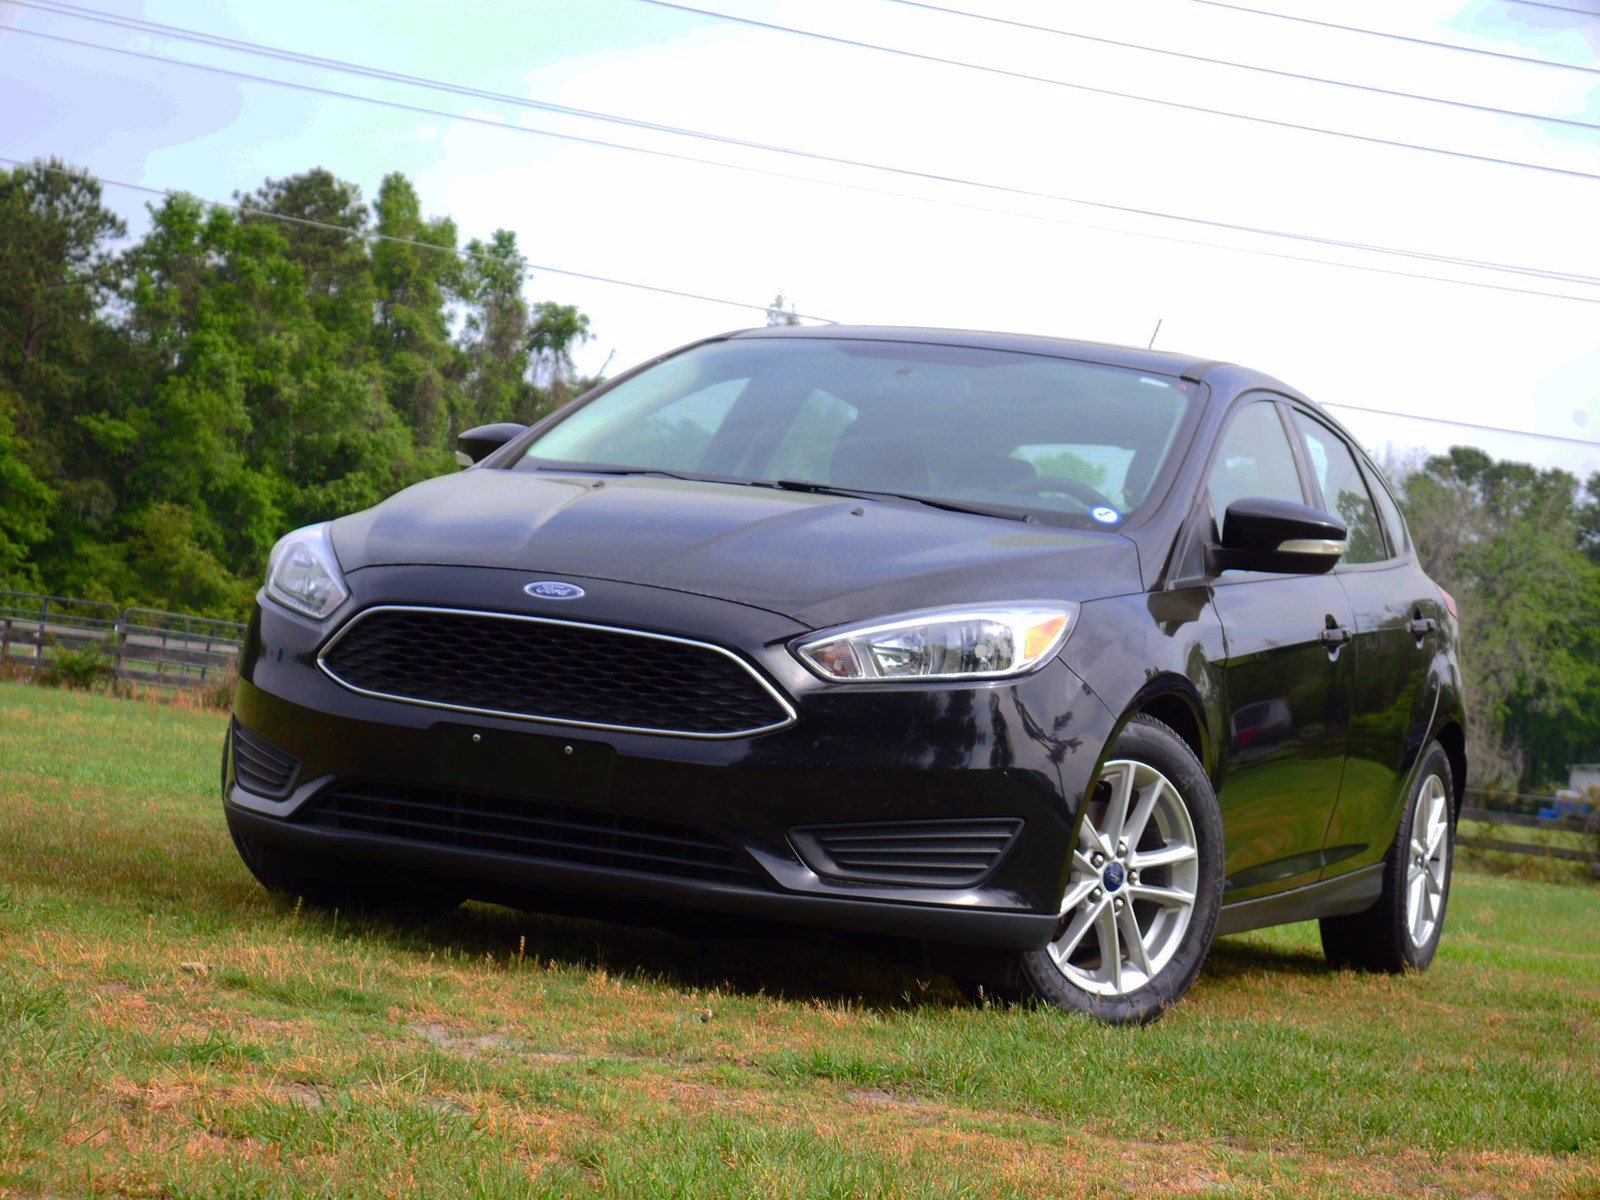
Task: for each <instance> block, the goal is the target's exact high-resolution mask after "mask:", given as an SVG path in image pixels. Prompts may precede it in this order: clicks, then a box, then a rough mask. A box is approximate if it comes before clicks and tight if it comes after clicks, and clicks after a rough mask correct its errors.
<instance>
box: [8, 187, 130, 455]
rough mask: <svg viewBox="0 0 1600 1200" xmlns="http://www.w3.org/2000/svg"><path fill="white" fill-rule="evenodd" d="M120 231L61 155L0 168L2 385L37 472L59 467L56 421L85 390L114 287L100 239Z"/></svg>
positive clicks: (93, 191)
mask: <svg viewBox="0 0 1600 1200" xmlns="http://www.w3.org/2000/svg"><path fill="white" fill-rule="evenodd" d="M126 232H127V227H126V226H125V225H124V224H123V223H122V221H121V219H120V218H118V217H117V216H116V214H114V213H113V212H111V211H110V210H109V209H107V208H106V207H105V206H104V205H103V204H102V203H101V202H100V184H99V182H98V181H97V180H95V179H94V178H93V177H92V176H90V175H89V174H88V173H87V172H84V171H81V170H78V169H76V168H72V167H68V166H67V165H66V164H65V163H63V162H61V161H60V160H59V159H50V160H48V161H41V162H34V163H30V164H29V165H27V166H23V167H17V168H15V169H14V170H11V171H4V170H0V383H3V384H7V385H9V387H10V389H11V392H12V394H13V397H14V407H13V411H12V414H11V420H12V422H13V423H14V425H15V427H16V429H17V432H18V433H19V434H20V436H21V437H22V438H23V439H24V441H25V443H26V445H25V447H24V449H23V451H22V453H23V455H24V457H26V458H27V459H28V460H29V462H30V463H31V464H32V465H33V467H34V468H44V469H50V468H52V467H53V466H54V464H55V462H57V461H59V455H60V445H59V441H58V438H57V436H56V435H57V432H58V428H59V422H58V420H57V418H59V416H60V415H61V413H62V411H63V410H64V409H65V408H67V407H68V406H70V404H71V403H72V402H73V400H74V399H75V398H76V397H77V395H78V394H79V393H80V392H81V391H82V389H83V387H84V376H85V374H86V371H87V370H88V368H89V367H90V366H91V365H92V363H93V361H94V357H95V349H96V342H97V334H98V333H99V331H100V328H101V322H100V318H99V310H100V308H101V306H102V305H103V304H104V302H105V301H106V299H107V298H108V297H109V296H110V295H111V294H112V291H113V286H114V282H115V280H114V276H115V264H114V261H113V258H112V255H111V253H110V250H109V247H108V246H107V244H106V243H107V242H108V240H109V239H112V238H117V237H121V236H122V235H123V234H125V233H126Z"/></svg>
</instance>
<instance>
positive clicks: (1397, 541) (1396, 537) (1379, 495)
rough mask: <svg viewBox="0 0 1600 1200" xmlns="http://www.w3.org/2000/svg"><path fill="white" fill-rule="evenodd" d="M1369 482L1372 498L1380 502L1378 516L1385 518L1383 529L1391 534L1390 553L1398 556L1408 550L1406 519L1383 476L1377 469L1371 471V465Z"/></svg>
mask: <svg viewBox="0 0 1600 1200" xmlns="http://www.w3.org/2000/svg"><path fill="white" fill-rule="evenodd" d="M1367 482H1368V483H1369V484H1370V485H1371V491H1372V498H1373V499H1374V500H1376V501H1377V502H1378V515H1379V516H1381V517H1382V518H1383V527H1384V529H1385V530H1386V531H1387V532H1388V534H1389V552H1390V554H1391V555H1398V554H1400V553H1402V552H1403V551H1404V550H1405V548H1406V523H1405V519H1404V518H1403V517H1401V515H1400V509H1399V508H1398V507H1397V506H1396V505H1395V502H1394V497H1393V496H1392V495H1391V494H1390V492H1389V489H1388V487H1387V486H1386V484H1385V482H1384V479H1383V476H1382V475H1380V474H1379V473H1378V471H1377V470H1376V469H1371V468H1370V465H1369V471H1368V479H1367Z"/></svg>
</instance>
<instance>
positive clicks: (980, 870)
mask: <svg viewBox="0 0 1600 1200" xmlns="http://www.w3.org/2000/svg"><path fill="white" fill-rule="evenodd" d="M1021 830H1022V822H1021V821H1020V820H1016V819H1014V818H1009V817H1000V818H995V819H986V820H960V821H895V822H881V823H880V822H871V823H861V824H851V825H813V826H810V827H809V828H804V829H791V830H790V831H789V840H790V841H791V842H793V843H794V847H795V849H796V850H798V851H799V852H800V857H801V858H803V859H805V861H806V864H807V865H808V866H810V867H811V869H812V870H813V871H816V872H817V873H818V874H819V875H832V876H835V877H838V878H841V879H856V880H861V881H863V882H867V883H908V884H913V885H916V886H919V887H970V886H971V885H973V884H975V883H978V882H979V881H980V880H982V879H983V878H984V876H986V875H988V874H989V872H991V871H992V870H994V868H995V867H996V866H997V865H998V864H999V862H1000V859H1001V858H1002V857H1003V856H1004V854H1005V852H1006V851H1007V850H1008V849H1010V847H1011V844H1012V842H1014V841H1015V840H1016V837H1017V834H1018V833H1019V832H1021Z"/></svg>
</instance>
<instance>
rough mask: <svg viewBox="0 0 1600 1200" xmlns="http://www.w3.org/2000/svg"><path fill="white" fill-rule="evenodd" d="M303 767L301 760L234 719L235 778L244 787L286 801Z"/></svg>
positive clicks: (259, 794) (248, 790)
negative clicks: (301, 766) (285, 798)
mask: <svg viewBox="0 0 1600 1200" xmlns="http://www.w3.org/2000/svg"><path fill="white" fill-rule="evenodd" d="M299 770H300V760H299V759H297V758H296V757H295V756H294V755H292V754H290V753H289V752H288V751H287V750H280V749H279V748H278V747H277V746H274V745H273V744H272V743H271V742H269V741H267V739H266V738H264V737H262V736H261V735H260V734H258V733H251V732H250V730H248V729H246V728H245V727H244V726H243V725H241V724H239V720H238V718H237V717H236V718H234V722H233V777H234V779H235V780H237V781H238V784H239V786H240V787H242V788H244V790H245V791H247V792H254V793H255V794H256V795H258V796H266V797H267V798H268V799H271V800H282V799H283V798H284V797H286V796H287V795H288V794H289V793H290V792H291V791H293V790H294V779H295V775H296V774H298V773H299Z"/></svg>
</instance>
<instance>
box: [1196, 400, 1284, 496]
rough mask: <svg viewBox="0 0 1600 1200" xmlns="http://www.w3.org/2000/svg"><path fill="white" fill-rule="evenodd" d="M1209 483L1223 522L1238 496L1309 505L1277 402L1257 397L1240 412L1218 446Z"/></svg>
mask: <svg viewBox="0 0 1600 1200" xmlns="http://www.w3.org/2000/svg"><path fill="white" fill-rule="evenodd" d="M1207 482H1208V485H1209V487H1210V489H1211V505H1212V509H1213V510H1214V512H1215V513H1216V518H1217V524H1218V525H1219V526H1220V525H1221V524H1222V520H1223V517H1224V516H1225V515H1226V514H1227V511H1228V505H1230V504H1232V503H1233V502H1234V501H1235V500H1244V499H1247V498H1250V499H1254V498H1256V497H1260V498H1262V499H1266V500H1292V501H1293V502H1294V503H1296V504H1304V503H1305V494H1304V492H1302V490H1301V488H1300V472H1299V470H1298V469H1297V468H1296V467H1295V463H1294V451H1293V450H1291V449H1290V448H1289V436H1288V434H1286V433H1285V432H1284V429H1283V421H1282V420H1281V419H1280V418H1279V416H1278V406H1277V404H1276V403H1274V402H1273V401H1271V400H1257V401H1254V402H1253V403H1251V404H1249V405H1246V406H1245V407H1244V408H1242V409H1240V410H1239V411H1238V412H1237V413H1236V414H1235V415H1234V418H1233V422H1232V424H1230V425H1229V426H1228V431H1227V432H1226V433H1224V434H1223V435H1222V443H1221V444H1220V445H1219V446H1218V447H1217V459H1216V461H1215V462H1214V463H1212V464H1211V477H1210V479H1209V480H1208V481H1207Z"/></svg>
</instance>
